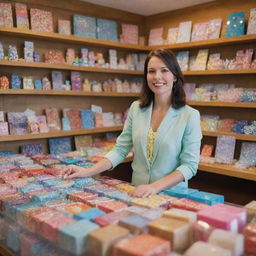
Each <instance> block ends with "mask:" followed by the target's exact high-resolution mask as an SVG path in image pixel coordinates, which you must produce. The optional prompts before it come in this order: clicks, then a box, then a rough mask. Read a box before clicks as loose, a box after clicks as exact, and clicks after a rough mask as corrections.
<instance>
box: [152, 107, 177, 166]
mask: <svg viewBox="0 0 256 256" xmlns="http://www.w3.org/2000/svg"><path fill="white" fill-rule="evenodd" d="M178 112H179V111H178V110H176V109H174V108H172V107H170V108H169V110H168V112H167V113H166V115H165V117H164V119H163V120H162V122H161V124H160V126H159V128H158V129H157V133H156V137H155V144H154V154H153V159H152V162H151V166H152V165H153V163H154V161H155V159H156V156H157V154H158V151H159V148H160V146H161V144H162V143H163V141H164V138H165V136H166V134H167V133H168V130H170V129H171V127H172V126H173V125H174V123H175V119H176V118H177V116H178Z"/></svg>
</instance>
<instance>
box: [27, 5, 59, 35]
mask: <svg viewBox="0 0 256 256" xmlns="http://www.w3.org/2000/svg"><path fill="white" fill-rule="evenodd" d="M30 19H31V29H32V30H36V31H43V32H50V33H53V32H54V31H53V17H52V13H51V12H48V11H44V10H40V9H35V8H31V9H30Z"/></svg>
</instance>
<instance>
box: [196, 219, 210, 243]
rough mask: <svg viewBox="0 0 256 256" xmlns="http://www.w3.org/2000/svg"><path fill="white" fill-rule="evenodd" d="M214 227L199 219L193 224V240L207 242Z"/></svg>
mask: <svg viewBox="0 0 256 256" xmlns="http://www.w3.org/2000/svg"><path fill="white" fill-rule="evenodd" d="M213 230H214V228H213V227H212V226H210V225H209V224H208V223H207V222H205V221H201V220H198V221H196V222H195V223H193V225H192V236H193V241H195V242H196V241H204V242H207V241H208V239H209V236H210V235H211V233H212V231H213Z"/></svg>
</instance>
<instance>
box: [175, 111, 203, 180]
mask: <svg viewBox="0 0 256 256" xmlns="http://www.w3.org/2000/svg"><path fill="white" fill-rule="evenodd" d="M201 139H202V131H201V126H200V114H199V112H198V111H197V110H193V111H192V113H191V114H190V116H189V118H188V122H187V125H186V128H185V132H184V135H183V138H182V149H181V153H180V155H179V160H180V166H178V167H177V168H176V170H179V171H180V172H181V173H182V175H183V176H184V180H185V181H186V182H187V181H188V180H189V179H190V178H192V177H193V176H194V175H195V174H196V172H197V168H198V162H199V156H200V146H201Z"/></svg>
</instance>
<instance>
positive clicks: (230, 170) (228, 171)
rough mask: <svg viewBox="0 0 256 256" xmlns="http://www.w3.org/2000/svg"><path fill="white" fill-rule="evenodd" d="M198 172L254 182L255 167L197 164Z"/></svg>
mask: <svg viewBox="0 0 256 256" xmlns="http://www.w3.org/2000/svg"><path fill="white" fill-rule="evenodd" d="M132 160H133V157H127V158H126V159H125V161H124V162H125V163H128V162H131V161H132ZM198 170H200V171H204V172H210V173H216V174H221V175H227V176H231V177H236V178H241V179H246V180H253V181H256V167H254V168H250V169H245V170H241V169H237V168H234V166H232V165H226V164H207V163H199V166H198Z"/></svg>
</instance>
